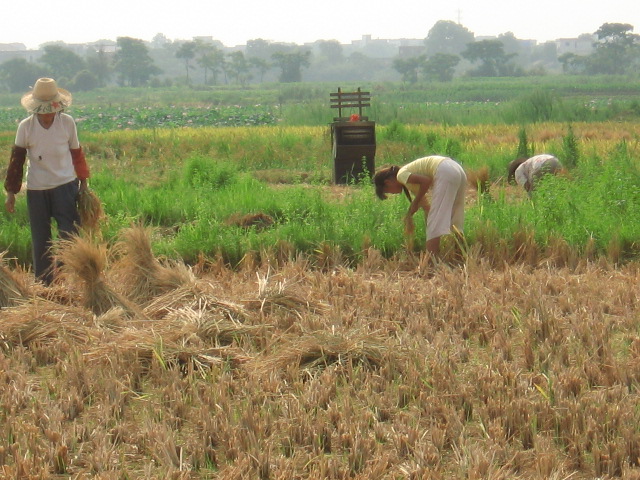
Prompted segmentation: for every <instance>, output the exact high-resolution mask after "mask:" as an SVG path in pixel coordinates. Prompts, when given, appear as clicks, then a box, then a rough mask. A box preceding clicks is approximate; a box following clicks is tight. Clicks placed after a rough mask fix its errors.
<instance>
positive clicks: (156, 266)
mask: <svg viewBox="0 0 640 480" xmlns="http://www.w3.org/2000/svg"><path fill="white" fill-rule="evenodd" d="M151 235H152V229H150V228H145V227H144V226H142V225H135V226H132V227H130V228H128V229H125V230H123V231H122V232H121V239H120V241H119V242H118V243H117V244H116V247H115V250H116V251H117V252H118V253H119V254H120V256H121V258H120V260H119V261H118V263H117V265H115V266H114V270H115V271H116V272H117V274H118V275H119V277H120V281H119V284H120V285H122V286H123V287H124V288H126V291H127V295H128V296H129V297H130V298H132V299H133V300H135V301H138V302H146V301H149V300H151V299H153V298H155V297H157V296H158V295H162V294H164V293H166V292H168V291H170V290H175V289H177V288H179V287H182V286H184V285H192V284H194V283H195V281H196V278H195V275H194V274H193V272H192V271H191V270H190V269H189V268H188V267H187V266H186V265H185V264H183V263H180V262H160V261H159V260H158V259H157V258H156V257H155V256H154V255H153V251H152V249H151Z"/></svg>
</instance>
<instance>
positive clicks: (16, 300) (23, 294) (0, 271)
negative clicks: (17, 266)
mask: <svg viewBox="0 0 640 480" xmlns="http://www.w3.org/2000/svg"><path fill="white" fill-rule="evenodd" d="M5 253H6V252H3V253H0V308H4V307H11V306H14V305H18V304H20V303H22V302H24V301H25V300H26V299H28V298H29V290H28V289H27V287H26V285H25V283H24V282H23V280H22V278H20V277H19V276H18V275H17V274H16V273H14V272H13V271H12V270H11V269H9V267H7V265H6V262H5V259H4V255H5Z"/></svg>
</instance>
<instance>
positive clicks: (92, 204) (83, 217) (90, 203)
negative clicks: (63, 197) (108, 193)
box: [78, 189, 104, 232]
mask: <svg viewBox="0 0 640 480" xmlns="http://www.w3.org/2000/svg"><path fill="white" fill-rule="evenodd" d="M78 213H79V214H80V226H81V227H82V229H83V230H85V231H87V232H95V231H97V230H98V228H99V226H100V221H101V220H102V218H103V217H104V211H103V209H102V202H101V201H100V199H99V198H98V196H97V195H96V194H95V193H94V192H93V191H92V190H89V189H84V190H80V193H79V194H78Z"/></svg>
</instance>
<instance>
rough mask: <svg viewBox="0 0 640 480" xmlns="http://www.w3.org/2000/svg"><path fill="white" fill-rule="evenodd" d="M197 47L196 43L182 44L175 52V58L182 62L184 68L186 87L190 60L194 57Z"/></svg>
mask: <svg viewBox="0 0 640 480" xmlns="http://www.w3.org/2000/svg"><path fill="white" fill-rule="evenodd" d="M197 47H198V45H197V44H196V42H184V43H182V44H181V45H180V47H178V51H177V52H176V58H179V59H181V60H184V68H185V72H186V74H187V85H189V83H190V81H189V70H190V69H191V64H190V62H191V60H193V59H194V58H195V57H196V50H197Z"/></svg>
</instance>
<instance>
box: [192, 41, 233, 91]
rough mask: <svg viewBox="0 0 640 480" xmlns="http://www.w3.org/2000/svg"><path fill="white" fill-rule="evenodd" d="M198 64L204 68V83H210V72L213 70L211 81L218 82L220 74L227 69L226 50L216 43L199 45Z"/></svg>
mask: <svg viewBox="0 0 640 480" xmlns="http://www.w3.org/2000/svg"><path fill="white" fill-rule="evenodd" d="M196 62H198V65H200V67H201V68H202V69H203V70H204V84H205V85H208V84H209V78H208V73H209V72H211V83H213V84H214V85H216V84H217V83H218V75H220V74H221V73H223V72H224V71H225V68H226V67H225V65H226V59H225V57H224V52H223V51H222V50H220V49H219V48H218V47H216V46H215V45H210V44H200V45H198V58H197V59H196Z"/></svg>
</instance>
